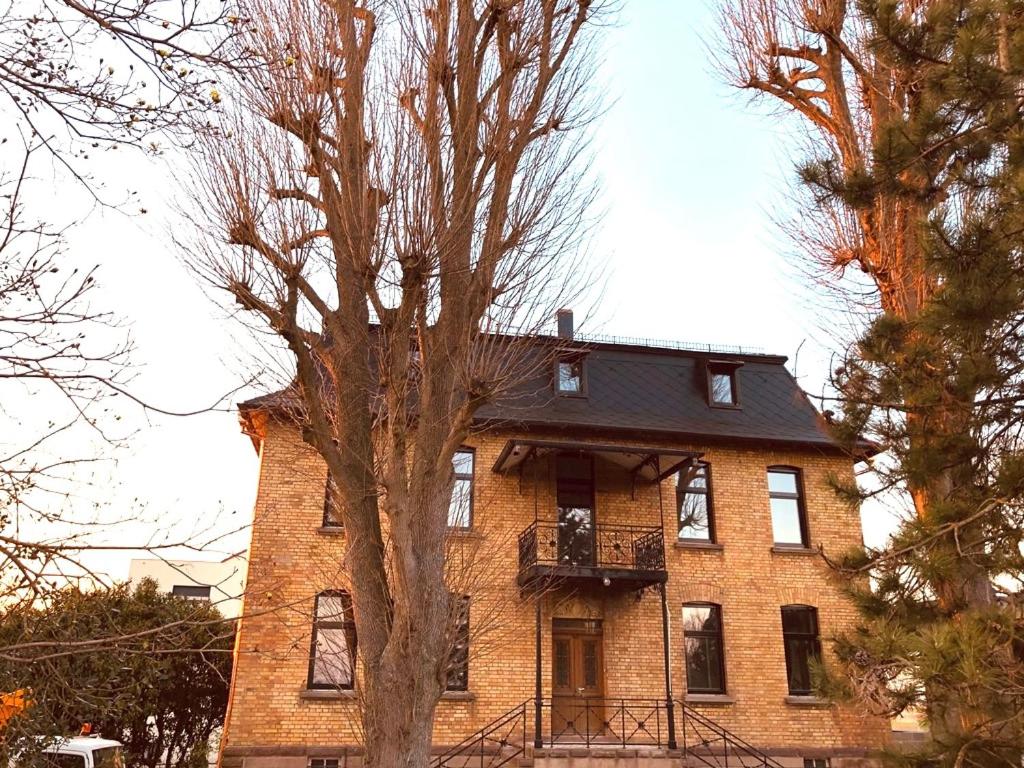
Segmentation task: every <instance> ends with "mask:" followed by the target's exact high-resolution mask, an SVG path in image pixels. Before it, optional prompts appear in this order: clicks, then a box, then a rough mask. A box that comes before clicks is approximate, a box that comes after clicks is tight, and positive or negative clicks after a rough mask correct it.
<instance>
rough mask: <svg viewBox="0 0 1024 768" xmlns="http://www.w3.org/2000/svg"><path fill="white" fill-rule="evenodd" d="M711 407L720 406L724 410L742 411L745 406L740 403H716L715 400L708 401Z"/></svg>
mask: <svg viewBox="0 0 1024 768" xmlns="http://www.w3.org/2000/svg"><path fill="white" fill-rule="evenodd" d="M708 405H709V406H710V407H711V408H720V409H722V410H723V411H742V410H743V406H742V405H740V404H739V403H716V402H715V401H714V400H712V401H711V402H709V403H708Z"/></svg>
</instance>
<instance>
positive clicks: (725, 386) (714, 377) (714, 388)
mask: <svg viewBox="0 0 1024 768" xmlns="http://www.w3.org/2000/svg"><path fill="white" fill-rule="evenodd" d="M711 402H712V403H714V404H715V405H736V392H735V388H734V387H733V383H732V372H731V371H729V372H726V371H722V372H719V373H714V372H713V373H712V374H711Z"/></svg>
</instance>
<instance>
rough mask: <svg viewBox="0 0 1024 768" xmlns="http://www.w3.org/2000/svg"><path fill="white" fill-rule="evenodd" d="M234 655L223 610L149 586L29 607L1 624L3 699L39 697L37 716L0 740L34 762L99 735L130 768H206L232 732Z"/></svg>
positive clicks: (19, 721)
mask: <svg viewBox="0 0 1024 768" xmlns="http://www.w3.org/2000/svg"><path fill="white" fill-rule="evenodd" d="M233 646H234V624H233V622H230V621H226V620H225V619H224V618H223V617H222V616H221V615H220V613H219V612H218V611H217V609H216V608H215V607H213V606H211V605H210V604H209V603H207V602H203V601H193V600H188V599H185V598H181V597H177V596H174V595H169V594H166V593H162V592H160V591H158V590H157V586H156V584H155V583H154V582H153V581H152V580H149V579H146V580H144V581H143V582H141V583H140V584H139V585H138V586H136V587H135V588H134V589H133V588H132V587H131V586H130V585H128V584H122V585H119V586H116V587H113V588H111V589H109V590H95V591H90V592H84V591H80V590H78V589H76V588H65V589H62V590H59V591H55V592H54V593H53V594H51V595H48V596H47V599H46V604H45V605H43V606H34V607H32V606H25V605H18V606H17V607H14V608H13V609H11V610H9V611H7V612H6V613H4V614H3V615H2V616H0V690H3V691H14V690H18V689H21V688H29V689H31V700H32V705H31V706H30V707H29V709H28V711H27V712H25V713H24V714H22V715H20V716H18V717H15V718H13V719H12V720H11V721H10V723H8V727H7V728H6V730H5V731H4V732H3V733H2V734H0V736H2V743H3V746H4V748H5V750H6V751H7V752H8V754H22V755H23V759H22V762H24V760H25V759H29V756H30V755H31V753H33V752H34V751H36V750H37V749H38V746H39V744H40V739H39V737H41V736H42V737H48V736H74V735H77V734H78V732H79V730H80V728H81V726H82V724H83V723H89V724H91V726H92V729H93V732H94V733H97V732H98V733H100V734H101V735H102V736H103V737H104V738H111V739H116V740H118V741H120V742H121V743H122V744H124V746H125V757H126V762H127V764H128V765H130V766H146V767H147V768H157V766H166V767H167V768H192V767H193V766H195V765H203V766H205V765H207V761H206V757H207V750H208V746H209V740H210V737H211V735H212V734H213V733H214V731H215V730H216V729H217V728H219V727H220V726H221V725H223V722H224V716H225V710H226V708H227V697H228V685H229V682H230V679H231V652H232V649H233ZM44 741H45V740H44ZM19 764H20V763H19Z"/></svg>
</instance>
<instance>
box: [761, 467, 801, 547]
mask: <svg viewBox="0 0 1024 768" xmlns="http://www.w3.org/2000/svg"><path fill="white" fill-rule="evenodd" d="M801 485H802V483H801V481H800V470H798V469H794V468H793V467H768V503H769V504H770V506H771V511H772V534H773V536H774V540H775V545H776V546H778V547H806V546H807V520H806V518H805V512H804V499H803V493H802V490H801Z"/></svg>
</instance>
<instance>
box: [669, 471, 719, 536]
mask: <svg viewBox="0 0 1024 768" xmlns="http://www.w3.org/2000/svg"><path fill="white" fill-rule="evenodd" d="M676 512H677V513H678V518H679V528H678V536H679V540H680V541H706V542H713V541H714V540H715V520H714V504H713V499H712V496H711V466H710V465H709V464H707V463H706V462H698V463H697V464H695V465H694V466H692V467H690V468H688V469H681V470H680V471H679V473H678V475H677V477H676Z"/></svg>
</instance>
